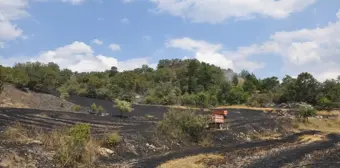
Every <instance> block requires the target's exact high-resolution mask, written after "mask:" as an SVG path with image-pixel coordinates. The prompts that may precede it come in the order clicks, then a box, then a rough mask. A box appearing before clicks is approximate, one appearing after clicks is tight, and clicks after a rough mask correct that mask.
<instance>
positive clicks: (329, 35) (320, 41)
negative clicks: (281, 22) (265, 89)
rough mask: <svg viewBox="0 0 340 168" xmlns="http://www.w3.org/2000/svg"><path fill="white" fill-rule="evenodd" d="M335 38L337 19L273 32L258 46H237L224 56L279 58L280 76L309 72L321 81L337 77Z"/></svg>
mask: <svg viewBox="0 0 340 168" xmlns="http://www.w3.org/2000/svg"><path fill="white" fill-rule="evenodd" d="M339 39H340V20H337V21H336V22H334V23H329V24H328V25H327V26H325V27H323V28H315V29H301V30H296V31H282V32H276V33H274V34H273V35H271V36H270V38H269V39H268V40H267V41H265V42H263V43H262V44H254V45H250V46H245V47H239V48H238V50H236V51H232V52H228V53H227V55H229V58H242V59H244V60H246V58H247V57H248V56H251V55H261V54H275V55H280V56H281V57H282V60H283V63H284V64H283V68H282V72H283V73H284V74H289V75H297V74H299V73H301V72H310V73H312V74H313V75H314V76H315V77H316V78H317V79H319V80H321V81H322V80H325V79H327V78H336V77H337V76H338V75H340V40H339ZM248 66H251V65H248Z"/></svg>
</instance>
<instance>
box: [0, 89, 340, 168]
mask: <svg viewBox="0 0 340 168" xmlns="http://www.w3.org/2000/svg"><path fill="white" fill-rule="evenodd" d="M7 87H8V86H7ZM12 89H13V88H12ZM11 93H15V94H12V95H11V96H8V95H10V94H8V93H7V96H6V97H2V100H5V99H4V98H6V101H5V102H6V103H7V105H6V104H5V103H4V101H2V106H1V108H0V131H1V134H3V133H4V132H6V131H8V128H9V126H11V127H13V129H12V132H13V130H16V131H18V130H20V129H22V130H25V133H23V132H20V134H19V135H20V137H21V138H22V137H25V136H27V137H29V139H31V141H29V142H35V143H14V140H15V138H14V139H13V142H11V141H8V140H0V153H1V154H0V167H1V166H3V167H25V166H26V167H46V168H47V167H48V168H49V167H58V166H57V165H56V164H55V161H54V157H53V155H54V154H55V152H53V151H52V150H47V149H46V148H44V146H46V145H45V144H42V143H44V141H42V143H41V142H39V141H38V142H36V141H34V140H36V139H39V138H38V137H39V135H44V134H50V133H52V132H53V131H54V130H57V129H61V128H69V127H71V126H73V125H75V124H77V123H88V124H90V125H91V135H92V136H93V137H98V138H100V137H102V136H103V135H105V134H107V133H111V132H118V133H119V135H120V136H121V140H120V142H119V143H118V145H116V146H114V147H112V148H110V149H111V150H112V151H114V154H110V155H108V156H101V157H99V158H98V163H97V164H96V165H97V166H98V167H164V168H167V167H251V168H256V167H298V166H302V167H303V166H305V167H339V166H340V163H339V161H340V156H339V153H340V143H339V142H340V136H339V134H338V132H337V131H336V130H340V126H339V125H337V124H338V123H337V122H336V121H333V120H332V121H327V122H324V121H325V120H321V119H311V124H312V125H313V123H314V125H319V127H318V128H319V129H316V128H317V126H315V127H311V126H310V125H306V124H296V123H295V121H293V120H292V119H291V118H289V117H288V118H287V117H282V116H279V115H277V114H275V113H271V114H269V113H263V112H262V111H257V110H251V109H241V108H240V109H235V108H232V109H229V114H228V119H227V123H226V124H225V125H226V129H224V130H211V135H212V142H211V144H209V145H208V146H205V147H203V146H201V145H198V144H193V143H190V142H188V141H182V142H176V141H172V140H170V139H167V138H165V137H163V136H162V135H159V133H158V132H157V131H156V125H157V122H158V121H160V120H162V119H163V116H164V114H165V113H167V112H168V108H169V107H162V106H145V105H134V106H133V108H134V111H133V112H132V113H128V114H126V116H127V118H123V119H122V118H121V117H120V116H119V115H120V112H119V111H118V110H117V109H115V108H114V107H113V103H112V102H111V101H107V100H96V99H90V98H83V97H78V96H71V97H70V99H69V102H68V103H67V106H66V107H64V108H60V107H59V103H60V100H59V99H58V98H57V97H54V96H52V95H47V94H43V93H24V92H22V91H17V90H12V92H11ZM32 94H33V95H34V96H33V97H29V98H26V99H25V100H24V99H20V101H19V98H18V97H23V96H22V95H32ZM46 97H49V98H50V99H49V100H50V101H46V100H44V99H46ZM33 98H34V100H32V99H33ZM14 100H18V101H15V102H16V103H17V104H21V105H20V106H18V107H16V106H15V105H17V104H15V103H13V102H14ZM28 102H29V103H28ZM36 102H44V103H36ZM49 102H50V103H49ZM92 103H96V104H97V105H101V106H103V107H104V109H105V111H106V112H108V113H109V114H110V115H109V116H95V115H91V114H88V113H87V112H86V109H88V107H89V106H90V105H91V104H92ZM74 105H79V106H81V110H80V111H79V112H74V111H72V110H71V107H72V106H74ZM49 109H52V110H49ZM195 112H196V113H197V114H203V115H207V114H209V113H208V112H207V111H200V110H199V109H196V111H195ZM18 123H19V124H20V127H19V128H20V129H18V127H15V125H16V124H18ZM320 123H326V124H324V125H320ZM327 123H328V124H327ZM323 127H327V129H324V128H323ZM31 132H32V135H31V136H30V135H29V134H30V133H31ZM33 132H34V133H35V134H34V136H33ZM24 134H25V136H24ZM26 134H27V135H26ZM35 135H36V136H35ZM27 142H28V141H27Z"/></svg>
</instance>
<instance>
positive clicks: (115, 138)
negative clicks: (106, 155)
mask: <svg viewBox="0 0 340 168" xmlns="http://www.w3.org/2000/svg"><path fill="white" fill-rule="evenodd" d="M120 140H121V137H120V135H119V133H118V132H114V133H110V134H107V135H106V137H105V142H104V145H105V146H107V147H112V146H115V145H117V144H118V143H119V142H120Z"/></svg>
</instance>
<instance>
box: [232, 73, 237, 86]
mask: <svg viewBox="0 0 340 168" xmlns="http://www.w3.org/2000/svg"><path fill="white" fill-rule="evenodd" d="M232 82H233V85H234V86H237V85H238V77H237V75H234V76H233V81H232Z"/></svg>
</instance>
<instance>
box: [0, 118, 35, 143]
mask: <svg viewBox="0 0 340 168" xmlns="http://www.w3.org/2000/svg"><path fill="white" fill-rule="evenodd" d="M1 138H3V139H6V140H8V141H10V142H14V143H17V144H27V143H29V142H32V139H31V138H30V137H29V131H28V130H27V129H25V128H24V127H23V126H22V125H21V124H20V123H18V122H17V123H16V124H14V125H13V126H9V127H6V129H5V130H4V132H3V133H2V135H1Z"/></svg>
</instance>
